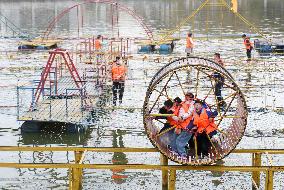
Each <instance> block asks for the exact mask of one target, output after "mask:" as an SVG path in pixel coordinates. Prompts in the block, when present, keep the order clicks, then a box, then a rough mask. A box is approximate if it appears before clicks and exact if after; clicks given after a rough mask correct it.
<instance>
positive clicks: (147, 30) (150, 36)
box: [42, 0, 153, 40]
mask: <svg viewBox="0 0 284 190" xmlns="http://www.w3.org/2000/svg"><path fill="white" fill-rule="evenodd" d="M91 3H103V4H108V5H111V6H113V5H114V6H116V8H117V9H118V10H121V11H124V12H126V13H127V14H129V15H130V16H132V17H133V18H134V19H135V20H136V21H137V22H138V23H139V24H140V25H141V26H142V27H143V29H144V31H145V33H146V35H147V37H148V39H149V40H153V33H152V30H151V29H150V28H149V26H148V25H147V24H145V23H144V20H143V18H142V17H140V16H139V15H137V14H136V13H135V11H133V10H131V9H130V8H128V7H126V6H124V5H122V4H121V3H118V2H117V1H113V0H86V1H84V2H83V3H79V4H76V5H73V6H72V7H69V8H67V9H65V10H63V11H62V12H61V13H59V14H58V15H57V16H56V17H55V18H54V19H53V20H52V21H51V22H50V23H49V25H48V27H47V29H46V30H45V32H44V34H43V36H42V40H46V39H48V36H49V34H50V32H51V31H52V30H53V28H54V26H55V24H56V23H57V22H58V21H59V20H60V19H61V18H62V17H63V16H64V15H65V14H67V13H68V12H69V11H70V10H72V9H74V8H76V9H77V11H78V9H79V7H80V6H82V5H85V4H91ZM82 19H83V18H82ZM116 19H117V20H118V16H117V17H116ZM112 23H113V18H112ZM118 37H119V32H118Z"/></svg>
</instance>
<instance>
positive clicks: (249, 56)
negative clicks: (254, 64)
mask: <svg viewBox="0 0 284 190" xmlns="http://www.w3.org/2000/svg"><path fill="white" fill-rule="evenodd" d="M242 38H243V39H244V45H245V47H246V50H247V57H248V59H247V61H251V50H252V49H253V46H252V43H251V42H250V39H249V37H247V35H245V34H243V35H242Z"/></svg>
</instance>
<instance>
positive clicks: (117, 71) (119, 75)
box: [111, 57, 127, 106]
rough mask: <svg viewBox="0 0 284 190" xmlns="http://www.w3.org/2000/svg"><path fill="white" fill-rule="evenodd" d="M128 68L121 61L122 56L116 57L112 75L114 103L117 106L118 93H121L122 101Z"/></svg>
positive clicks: (120, 100)
mask: <svg viewBox="0 0 284 190" xmlns="http://www.w3.org/2000/svg"><path fill="white" fill-rule="evenodd" d="M126 73H127V68H126V66H125V65H122V64H121V62H120V57H116V59H115V61H114V64H113V66H112V68H111V75H112V82H113V84H112V94H113V105H115V106H116V101H117V94H119V103H120V104H121V103H122V98H123V93H124V84H125V78H126Z"/></svg>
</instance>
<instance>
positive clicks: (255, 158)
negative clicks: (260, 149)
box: [252, 153, 261, 190]
mask: <svg viewBox="0 0 284 190" xmlns="http://www.w3.org/2000/svg"><path fill="white" fill-rule="evenodd" d="M252 166H261V153H253V154H252ZM252 180H253V183H252V190H257V189H259V186H260V172H259V171H254V172H252ZM254 182H255V184H254ZM255 185H256V186H257V187H255Z"/></svg>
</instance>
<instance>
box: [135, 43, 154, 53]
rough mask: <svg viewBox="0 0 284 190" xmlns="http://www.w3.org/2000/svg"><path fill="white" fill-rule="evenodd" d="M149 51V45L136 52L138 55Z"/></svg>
mask: <svg viewBox="0 0 284 190" xmlns="http://www.w3.org/2000/svg"><path fill="white" fill-rule="evenodd" d="M150 51H151V45H144V46H141V48H140V49H139V50H138V53H149V52H150Z"/></svg>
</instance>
